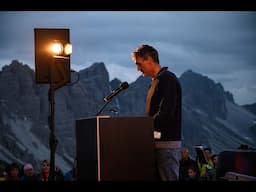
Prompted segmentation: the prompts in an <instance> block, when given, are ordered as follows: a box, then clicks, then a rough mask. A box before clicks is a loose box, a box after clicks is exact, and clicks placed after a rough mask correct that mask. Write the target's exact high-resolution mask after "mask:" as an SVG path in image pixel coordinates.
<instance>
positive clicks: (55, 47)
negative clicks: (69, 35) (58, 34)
mask: <svg viewBox="0 0 256 192" xmlns="http://www.w3.org/2000/svg"><path fill="white" fill-rule="evenodd" d="M51 51H52V53H53V54H54V55H60V54H62V53H63V45H62V44H61V43H59V42H55V43H53V44H52V45H51Z"/></svg>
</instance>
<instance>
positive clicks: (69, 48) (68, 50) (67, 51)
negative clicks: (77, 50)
mask: <svg viewBox="0 0 256 192" xmlns="http://www.w3.org/2000/svg"><path fill="white" fill-rule="evenodd" d="M64 53H65V55H70V54H71V53H72V45H71V44H70V43H68V44H66V45H65V48H64Z"/></svg>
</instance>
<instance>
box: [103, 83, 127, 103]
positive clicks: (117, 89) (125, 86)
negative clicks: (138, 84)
mask: <svg viewBox="0 0 256 192" xmlns="http://www.w3.org/2000/svg"><path fill="white" fill-rule="evenodd" d="M128 87H129V84H128V83H127V82H126V81H125V82H123V83H121V84H120V85H119V87H118V88H116V89H114V90H112V91H111V93H110V94H109V95H108V96H106V97H104V101H105V102H108V101H110V100H111V99H112V98H113V97H114V96H116V95H117V94H118V93H120V92H121V91H122V90H124V89H127V88H128Z"/></svg>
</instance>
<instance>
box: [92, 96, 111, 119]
mask: <svg viewBox="0 0 256 192" xmlns="http://www.w3.org/2000/svg"><path fill="white" fill-rule="evenodd" d="M111 100H112V99H110V100H107V102H105V104H104V105H103V106H102V107H101V109H100V110H99V112H98V113H97V114H96V116H98V115H100V114H101V112H102V111H103V109H104V108H105V107H106V106H107V104H108V103H109V102H110V101H111Z"/></svg>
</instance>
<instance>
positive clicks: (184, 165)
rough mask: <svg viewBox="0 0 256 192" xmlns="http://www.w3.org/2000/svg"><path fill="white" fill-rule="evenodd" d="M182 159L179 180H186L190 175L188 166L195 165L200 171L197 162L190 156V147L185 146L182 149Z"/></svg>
mask: <svg viewBox="0 0 256 192" xmlns="http://www.w3.org/2000/svg"><path fill="white" fill-rule="evenodd" d="M180 153H181V159H180V168H179V180H180V181H184V180H187V178H188V177H189V175H188V168H189V167H194V168H195V169H196V173H199V169H198V166H197V163H196V161H195V160H194V159H192V158H190V156H189V150H188V148H185V147H183V148H182V149H181V151H180Z"/></svg>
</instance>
